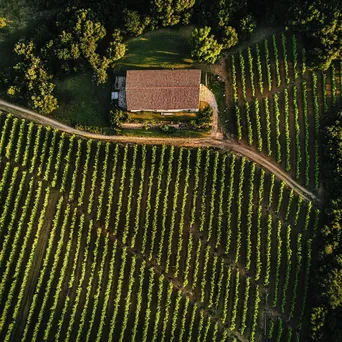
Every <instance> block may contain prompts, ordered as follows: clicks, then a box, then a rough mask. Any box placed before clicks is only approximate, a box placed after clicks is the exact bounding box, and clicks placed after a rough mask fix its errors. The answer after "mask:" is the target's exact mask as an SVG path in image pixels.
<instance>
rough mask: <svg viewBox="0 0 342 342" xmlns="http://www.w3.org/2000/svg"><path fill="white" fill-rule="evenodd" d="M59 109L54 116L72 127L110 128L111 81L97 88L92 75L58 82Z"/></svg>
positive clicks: (74, 76)
mask: <svg viewBox="0 0 342 342" xmlns="http://www.w3.org/2000/svg"><path fill="white" fill-rule="evenodd" d="M55 82H56V88H55V90H56V96H57V98H58V100H59V108H58V109H57V110H56V111H55V112H53V113H52V115H53V116H54V117H55V118H56V119H58V120H61V121H63V122H66V123H68V124H70V125H73V126H74V125H76V124H77V125H82V126H98V127H109V120H108V113H109V110H110V108H109V107H110V81H108V83H107V84H105V85H104V86H96V84H95V83H94V82H92V80H91V73H88V74H77V75H73V76H69V77H68V78H66V79H64V80H56V81H55Z"/></svg>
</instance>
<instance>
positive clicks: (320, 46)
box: [289, 0, 342, 70]
mask: <svg viewBox="0 0 342 342" xmlns="http://www.w3.org/2000/svg"><path fill="white" fill-rule="evenodd" d="M289 24H290V25H291V26H292V27H294V28H295V29H297V30H298V31H300V32H302V33H303V34H304V35H305V37H306V38H307V39H305V40H304V42H305V43H306V45H307V50H308V58H309V61H311V67H318V68H320V69H323V70H327V69H328V68H329V66H330V64H331V62H332V61H334V60H336V59H339V58H340V57H341V54H342V3H341V1H340V0H329V1H325V0H316V1H313V2H312V1H305V2H303V3H302V2H299V1H298V3H296V5H295V6H294V7H293V9H292V11H291V17H290V20H289Z"/></svg>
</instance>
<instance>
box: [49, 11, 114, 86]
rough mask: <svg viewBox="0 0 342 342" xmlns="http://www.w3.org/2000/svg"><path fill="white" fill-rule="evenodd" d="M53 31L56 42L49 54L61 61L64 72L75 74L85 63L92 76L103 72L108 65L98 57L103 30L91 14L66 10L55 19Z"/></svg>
mask: <svg viewBox="0 0 342 342" xmlns="http://www.w3.org/2000/svg"><path fill="white" fill-rule="evenodd" d="M56 28H57V38H56V39H55V40H54V42H53V45H52V51H53V53H54V54H55V55H56V56H57V58H58V59H59V60H60V62H61V65H62V68H63V70H65V71H69V70H72V71H77V70H79V69H82V68H84V67H85V66H86V65H87V64H88V63H89V64H90V66H91V67H92V68H93V69H94V71H95V72H96V71H98V70H102V72H103V71H104V69H105V68H106V67H108V63H106V62H105V61H104V60H103V59H102V58H101V56H100V55H99V54H98V53H97V48H98V44H99V41H101V40H102V39H103V38H104V37H105V35H106V29H105V28H104V26H103V25H102V24H101V23H100V22H99V21H96V19H95V16H94V14H93V13H92V12H91V11H90V10H85V9H80V10H76V9H75V8H67V9H66V11H65V12H63V13H62V14H61V15H60V16H59V17H58V19H57V22H56ZM99 73H101V71H99ZM102 78H103V77H102ZM102 78H101V77H100V79H101V81H102Z"/></svg>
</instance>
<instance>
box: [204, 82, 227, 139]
mask: <svg viewBox="0 0 342 342" xmlns="http://www.w3.org/2000/svg"><path fill="white" fill-rule="evenodd" d="M200 100H201V101H204V102H207V103H208V104H209V106H210V107H211V108H212V109H213V123H212V127H211V134H210V135H211V137H212V138H214V139H222V138H223V135H222V133H221V132H220V130H219V128H218V107H217V102H216V99H215V95H214V93H213V92H212V91H211V90H209V89H208V88H207V87H206V86H205V85H204V84H201V90H200Z"/></svg>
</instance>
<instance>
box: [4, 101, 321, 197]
mask: <svg viewBox="0 0 342 342" xmlns="http://www.w3.org/2000/svg"><path fill="white" fill-rule="evenodd" d="M0 109H3V110H6V111H8V112H11V113H12V114H14V115H16V116H18V117H20V118H25V119H28V120H31V121H34V122H36V123H39V124H41V125H44V126H50V127H52V128H56V129H59V130H62V131H65V132H67V133H70V134H74V135H77V136H80V137H84V138H89V139H97V140H104V141H114V142H122V143H136V144H151V145H161V144H166V145H175V146H185V147H214V148H220V149H223V150H229V151H232V152H235V153H237V154H239V155H241V156H244V157H246V158H248V159H250V160H252V161H254V162H255V163H257V164H259V165H261V166H262V167H264V168H265V169H266V170H268V171H270V172H272V173H274V174H275V175H276V176H277V177H278V178H279V179H281V180H282V181H284V182H285V183H286V184H287V185H288V186H289V187H290V188H292V189H293V190H294V191H295V192H296V193H297V194H299V195H301V196H303V197H304V198H305V199H307V200H313V201H316V202H319V199H318V198H317V197H316V195H314V194H313V193H312V192H310V191H309V190H307V189H305V188H304V187H303V186H301V185H300V184H299V183H297V182H296V181H295V180H294V179H292V178H291V177H290V176H289V175H288V174H286V173H285V172H284V171H283V170H282V169H281V168H280V167H279V166H278V165H276V164H275V163H273V162H272V161H271V160H269V159H267V158H266V157H265V156H263V155H262V154H259V153H257V152H255V151H253V150H251V149H249V148H247V147H245V146H243V145H240V144H238V143H237V142H236V141H234V140H232V139H216V138H210V137H207V138H152V137H128V136H114V135H102V134H97V133H90V132H85V131H81V130H78V129H75V128H73V127H70V126H67V125H65V124H63V123H61V122H59V121H57V120H54V119H52V118H49V117H46V116H44V115H41V114H38V113H35V112H33V111H31V110H28V109H25V108H22V107H20V106H16V105H13V104H11V103H8V102H5V101H3V100H0Z"/></svg>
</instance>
